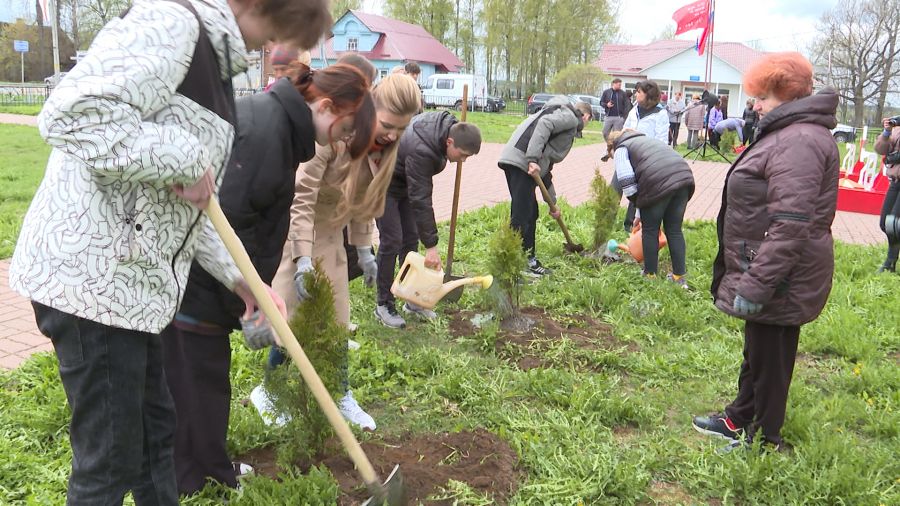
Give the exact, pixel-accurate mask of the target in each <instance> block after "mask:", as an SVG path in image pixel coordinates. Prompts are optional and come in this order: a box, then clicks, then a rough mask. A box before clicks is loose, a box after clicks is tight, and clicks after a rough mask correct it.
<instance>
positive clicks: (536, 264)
mask: <svg viewBox="0 0 900 506" xmlns="http://www.w3.org/2000/svg"><path fill="white" fill-rule="evenodd" d="M552 272H553V271H551V270H550V269H548V268H546V267H544V265H543V264H541V261H540V260H538V259H537V258H536V257H531V258H529V259H528V270H527V271H525V273H526V274H528V275H530V276H534V277H536V278H539V277H541V276H549V275H550V274H551V273H552Z"/></svg>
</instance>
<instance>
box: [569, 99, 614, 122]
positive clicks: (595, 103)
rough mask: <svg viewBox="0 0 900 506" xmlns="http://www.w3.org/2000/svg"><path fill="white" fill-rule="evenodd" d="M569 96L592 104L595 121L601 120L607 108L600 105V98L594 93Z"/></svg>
mask: <svg viewBox="0 0 900 506" xmlns="http://www.w3.org/2000/svg"><path fill="white" fill-rule="evenodd" d="M569 97H571V98H574V99H575V100H579V101H581V102H584V103H586V104H588V105H590V106H591V111H593V115H592V119H593V120H594V121H600V120H601V119H602V118H603V115H604V114H605V109H603V106H602V105H600V98H598V97H595V96H593V95H569Z"/></svg>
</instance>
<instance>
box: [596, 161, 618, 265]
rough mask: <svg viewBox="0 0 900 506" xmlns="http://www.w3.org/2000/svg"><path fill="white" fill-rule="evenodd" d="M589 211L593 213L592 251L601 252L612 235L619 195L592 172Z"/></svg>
mask: <svg viewBox="0 0 900 506" xmlns="http://www.w3.org/2000/svg"><path fill="white" fill-rule="evenodd" d="M591 196H592V199H591V204H590V205H591V210H592V211H593V212H594V250H596V251H602V250H603V248H605V247H606V241H607V240H608V239H609V235H610V233H612V230H613V226H614V225H615V221H616V213H617V212H618V211H619V200H620V199H621V197H619V194H618V193H616V190H614V189H613V188H612V186H610V185H609V184H608V183H607V182H606V178H604V177H603V175H602V174H600V171H599V170H595V171H594V180H593V181H592V182H591Z"/></svg>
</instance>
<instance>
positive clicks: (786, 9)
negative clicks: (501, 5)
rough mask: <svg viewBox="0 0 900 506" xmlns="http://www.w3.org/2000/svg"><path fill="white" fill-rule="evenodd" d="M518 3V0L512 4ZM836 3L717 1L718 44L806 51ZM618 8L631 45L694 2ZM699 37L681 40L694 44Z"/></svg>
mask: <svg viewBox="0 0 900 506" xmlns="http://www.w3.org/2000/svg"><path fill="white" fill-rule="evenodd" d="M510 1H513V2H514V1H515V0H510ZM837 2H838V0H749V1H745V0H718V1H717V2H716V11H717V13H716V33H715V36H716V40H721V41H727V42H747V41H751V40H758V41H759V43H760V45H761V46H762V49H763V50H766V51H789V50H805V49H806V46H807V44H808V43H809V42H810V41H811V39H812V38H813V36H814V35H815V24H816V20H818V19H819V17H820V16H821V15H822V13H824V12H826V11H828V10H829V9H831V8H832V7H834V6H835V4H837ZM610 3H611V4H615V3H619V4H620V7H619V9H620V10H619V12H620V15H619V26H620V27H621V28H622V32H623V37H624V38H625V40H627V41H629V42H630V43H632V44H641V43H646V42H650V40H651V39H653V38H654V36H656V35H657V34H659V33H662V31H663V30H664V29H665V28H666V26H667V25H671V26H673V27H674V26H675V22H674V21H672V13H673V12H675V11H676V10H677V9H678V8H679V7H681V6H682V5H686V4H688V3H690V0H626V1H623V2H619V1H617V0H610ZM362 5H363V10H365V11H366V12H372V13H376V14H381V13H382V7H381V6H382V5H383V1H382V0H363V4H362ZM699 35H700V32H699V31H694V32H688V33H686V34H683V35H680V36H679V37H678V38H680V39H681V38H684V39H689V40H695V39H696V38H697V37H698V36H699Z"/></svg>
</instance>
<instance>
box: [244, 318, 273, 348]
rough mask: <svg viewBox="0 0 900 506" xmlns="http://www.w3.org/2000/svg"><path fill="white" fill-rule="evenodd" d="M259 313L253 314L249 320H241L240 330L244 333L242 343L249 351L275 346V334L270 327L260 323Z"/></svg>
mask: <svg viewBox="0 0 900 506" xmlns="http://www.w3.org/2000/svg"><path fill="white" fill-rule="evenodd" d="M260 320H261V318H260V314H259V311H256V312H254V313H253V315H252V316H250V318H247V319H244V318H241V329H242V330H243V331H244V342H245V343H247V347H248V348H250V349H251V350H259V349H262V348H267V347H269V346H274V345H275V344H276V340H275V333H274V332H272V327H271V326H270V325H269V324H268V323H266V322H263V323H260Z"/></svg>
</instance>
